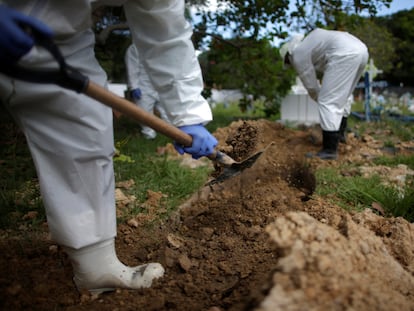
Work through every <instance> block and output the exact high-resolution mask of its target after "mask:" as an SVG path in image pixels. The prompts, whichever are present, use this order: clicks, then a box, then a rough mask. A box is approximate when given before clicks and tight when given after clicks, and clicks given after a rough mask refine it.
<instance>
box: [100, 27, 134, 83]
mask: <svg viewBox="0 0 414 311" xmlns="http://www.w3.org/2000/svg"><path fill="white" fill-rule="evenodd" d="M130 44H131V39H130V37H129V36H128V35H126V34H124V33H118V34H117V33H112V34H111V35H110V36H109V37H108V38H107V40H106V42H105V44H104V45H100V44H97V45H96V46H95V53H96V57H97V58H98V60H99V63H100V65H101V66H102V68H103V69H104V70H105V72H106V74H107V75H108V80H109V81H113V82H118V83H121V82H125V81H126V67H125V60H124V59H125V52H126V49H127V48H128V46H129V45H130Z"/></svg>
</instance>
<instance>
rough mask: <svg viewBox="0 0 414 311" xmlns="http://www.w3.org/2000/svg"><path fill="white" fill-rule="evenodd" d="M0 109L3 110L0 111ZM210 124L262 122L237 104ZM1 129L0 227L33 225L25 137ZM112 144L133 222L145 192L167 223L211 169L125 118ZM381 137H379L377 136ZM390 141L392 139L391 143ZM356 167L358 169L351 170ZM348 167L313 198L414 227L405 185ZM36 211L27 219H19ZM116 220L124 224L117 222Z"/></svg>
mask: <svg viewBox="0 0 414 311" xmlns="http://www.w3.org/2000/svg"><path fill="white" fill-rule="evenodd" d="M1 107H2V106H1ZM213 114H214V120H213V121H212V122H211V123H209V124H208V126H207V128H208V129H209V130H210V131H211V132H214V131H215V130H216V129H217V128H220V127H226V126H228V125H229V124H230V123H231V122H233V121H236V120H239V119H256V118H263V112H261V110H260V109H258V110H256V111H249V112H246V113H242V112H241V111H240V109H239V107H238V106H237V104H231V105H229V106H227V107H225V106H224V105H221V104H220V105H217V106H216V107H215V108H214V109H213ZM350 127H352V129H353V130H354V129H356V130H357V131H358V132H359V133H360V135H364V134H369V135H372V136H376V135H377V131H376V129H377V128H379V129H381V130H382V131H384V130H385V131H386V133H388V134H387V135H385V136H383V137H381V136H379V137H375V138H377V139H381V140H382V141H383V142H384V146H387V145H392V146H394V144H395V139H397V140H401V141H402V140H407V141H408V140H412V139H413V136H414V125H412V124H409V126H404V127H402V126H401V124H399V123H398V122H389V121H388V120H387V121H381V122H371V123H367V122H363V121H358V120H355V119H352V118H351V119H350ZM0 129H1V131H2V134H3V137H2V139H1V140H0V144H1V148H0V159H1V160H0V206H1V210H0V227H1V228H6V227H13V226H15V224H16V222H19V223H20V222H21V221H24V222H25V223H26V224H28V225H33V226H35V225H37V224H39V223H41V222H42V221H44V219H45V216H44V209H43V206H42V200H41V196H40V192H39V189H38V183H37V179H36V173H35V170H34V166H33V163H32V159H31V156H30V153H29V151H28V148H27V146H26V144H25V140H24V136H23V135H22V133H21V132H20V131H19V130H18V129H17V127H16V125H14V123H13V122H12V120H11V119H10V116H8V115H7V113H6V112H5V111H4V110H2V111H1V113H0ZM114 130H115V133H114V134H115V144H116V148H117V150H118V154H117V156H116V157H115V159H114V169H115V177H116V181H117V182H120V181H127V180H134V182H135V184H134V185H133V186H132V187H131V188H130V189H128V190H127V191H128V193H127V194H128V195H134V196H135V197H136V202H135V203H134V204H133V206H131V207H130V209H128V211H129V213H130V214H129V215H127V216H133V215H136V214H138V213H143V212H145V210H144V208H143V207H142V203H143V202H145V200H146V196H147V190H149V189H150V190H152V191H156V192H161V193H163V194H165V197H164V198H163V199H162V202H161V205H162V206H161V208H160V213H159V217H161V218H162V217H168V215H169V214H170V213H171V212H172V211H174V210H175V209H176V208H177V206H178V205H179V204H180V203H182V202H183V201H184V200H185V199H186V198H188V197H189V196H191V195H192V194H193V193H194V192H195V191H197V190H198V189H199V188H200V187H201V186H202V185H203V184H204V183H205V182H206V180H207V178H208V175H209V173H210V170H211V168H208V167H199V168H196V169H191V168H185V167H182V166H180V165H179V162H178V161H177V160H171V159H169V158H167V157H166V156H165V155H160V154H159V153H157V148H159V147H164V146H165V145H166V144H167V143H170V142H171V140H170V139H169V138H167V137H165V136H163V135H158V136H157V138H156V139H155V140H151V141H149V140H146V139H144V138H143V137H142V136H141V134H140V128H139V125H138V124H137V123H136V122H135V121H133V120H130V119H128V118H125V117H124V118H121V119H120V120H118V121H115V126H114ZM378 133H381V131H378ZM394 137H395V139H394ZM373 164H375V165H386V166H396V165H398V164H406V165H407V166H408V167H409V168H410V169H414V157H413V156H410V157H407V156H398V155H397V156H395V157H380V158H377V159H376V160H375V161H374V163H373ZM353 165H354V167H357V164H353ZM343 169H349V167H339V168H336V169H328V170H320V171H317V172H316V177H317V182H318V186H317V190H316V194H318V195H320V196H321V197H323V198H325V199H326V200H335V203H337V204H338V205H339V206H341V207H343V208H346V209H353V210H362V209H364V208H367V207H368V208H369V207H371V205H372V203H373V202H377V203H379V204H381V206H382V207H383V208H384V210H385V211H386V213H387V215H388V216H389V215H394V216H402V217H405V218H406V219H408V220H410V221H414V215H413V211H414V194H413V193H414V190H413V189H414V187H413V180H412V178H411V180H409V182H408V183H407V187H406V189H403V191H404V195H403V196H402V195H401V192H398V191H396V190H395V189H393V188H391V187H386V186H384V185H382V184H381V183H380V182H379V180H378V178H379V177H378V176H373V177H372V178H369V179H363V178H362V177H361V176H351V177H349V176H347V177H345V176H342V175H341V174H340V171H341V170H343ZM31 211H36V212H37V213H38V215H37V216H36V217H32V218H25V219H23V216H24V215H26V214H27V213H28V212H31ZM121 220H124V218H123V219H121Z"/></svg>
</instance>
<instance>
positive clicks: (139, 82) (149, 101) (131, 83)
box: [125, 44, 169, 139]
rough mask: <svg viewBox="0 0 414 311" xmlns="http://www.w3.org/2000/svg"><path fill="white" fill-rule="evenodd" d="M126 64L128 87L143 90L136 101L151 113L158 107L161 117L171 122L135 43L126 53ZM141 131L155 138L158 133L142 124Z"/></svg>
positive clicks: (146, 136) (146, 135) (148, 136)
mask: <svg viewBox="0 0 414 311" xmlns="http://www.w3.org/2000/svg"><path fill="white" fill-rule="evenodd" d="M125 65H126V71H127V82H128V88H129V89H130V90H134V89H137V88H139V89H140V90H141V91H142V95H141V98H140V99H134V98H133V100H134V102H135V103H136V104H137V105H138V106H140V107H141V108H142V109H144V110H145V111H147V112H149V113H154V108H156V109H157V110H158V112H159V114H160V117H161V119H163V120H164V121H167V122H169V119H168V117H167V113H166V112H165V110H164V108H163V107H162V106H161V105H159V100H160V99H159V96H158V92H157V91H156V90H155V89H154V86H153V85H152V82H151V80H150V77H149V76H148V73H147V71H146V69H145V67H144V65H143V63H142V61H141V59H140V57H139V52H138V49H137V48H136V46H135V44H131V45H130V46H129V47H128V48H127V50H126V53H125ZM141 128H142V130H141V132H142V134H143V135H144V136H145V138H149V139H153V138H155V137H156V136H157V133H156V132H155V131H154V130H153V129H152V128H150V127H148V126H145V125H141Z"/></svg>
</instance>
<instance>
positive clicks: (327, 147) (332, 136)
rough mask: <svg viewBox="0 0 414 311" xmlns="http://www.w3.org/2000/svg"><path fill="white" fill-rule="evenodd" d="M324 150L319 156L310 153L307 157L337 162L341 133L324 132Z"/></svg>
mask: <svg viewBox="0 0 414 311" xmlns="http://www.w3.org/2000/svg"><path fill="white" fill-rule="evenodd" d="M322 135H323V148H322V150H320V151H319V152H318V153H317V154H313V153H308V154H307V155H306V157H308V158H314V157H318V158H320V159H322V160H336V159H337V158H338V143H339V131H334V132H328V131H322Z"/></svg>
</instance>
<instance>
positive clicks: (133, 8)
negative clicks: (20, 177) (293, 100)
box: [0, 0, 217, 293]
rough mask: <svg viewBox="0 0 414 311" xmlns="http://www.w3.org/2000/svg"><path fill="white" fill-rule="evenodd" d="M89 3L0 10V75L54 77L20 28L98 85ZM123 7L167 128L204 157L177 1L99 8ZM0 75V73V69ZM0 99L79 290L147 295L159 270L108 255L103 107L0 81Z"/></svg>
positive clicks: (202, 115)
mask: <svg viewBox="0 0 414 311" xmlns="http://www.w3.org/2000/svg"><path fill="white" fill-rule="evenodd" d="M92 3H94V4H95V3H98V4H99V1H89V0H80V1H75V2H74V1H72V0H59V1H44V0H38V1H35V0H34V1H15V0H7V1H1V2H0V28H1V30H2V31H1V33H0V69H1V67H2V66H7V64H9V63H18V64H19V65H21V66H24V67H27V68H30V69H44V68H52V67H53V68H56V67H57V64H56V61H55V60H54V59H53V57H52V56H51V55H50V54H49V52H47V51H46V50H44V49H42V48H40V47H38V46H36V45H35V44H34V42H33V38H32V37H31V36H30V35H29V34H28V32H26V31H23V30H22V28H27V27H31V28H32V29H35V30H36V31H37V33H40V34H42V36H44V37H48V38H50V37H51V38H53V40H54V41H55V42H56V43H57V44H58V46H59V48H60V49H61V52H62V54H63V55H64V57H65V59H66V61H67V63H68V64H69V65H71V66H73V67H75V68H76V69H77V70H79V71H80V72H81V73H82V74H84V75H86V76H88V77H89V78H90V80H91V81H93V82H95V83H97V84H100V85H102V86H105V85H106V83H107V81H106V79H107V77H106V74H105V72H104V71H103V69H102V68H101V67H100V66H99V64H98V62H97V60H96V59H95V56H94V33H93V32H92V30H91V28H90V27H91V13H92V8H91V6H92ZM104 4H105V5H108V4H111V5H123V6H124V11H125V14H126V17H127V20H128V24H129V27H130V29H131V33H132V37H133V41H134V42H136V43H137V44H139V49H140V54H141V55H142V56H143V57H142V59H143V63H144V65H145V66H146V68H147V70H148V71H149V73H150V74H151V76H152V81H153V83H154V86H155V87H156V89H157V90H158V91H159V95H160V101H161V102H162V103H163V106H164V107H165V108H166V110H167V111H168V114H169V116H170V121H171V122H172V124H174V125H175V126H177V127H179V128H180V129H181V130H182V131H184V132H186V133H187V134H189V135H191V136H192V137H193V144H192V145H191V146H189V147H185V146H180V145H178V144H175V148H176V149H177V151H178V152H179V153H180V154H183V153H184V152H185V153H189V154H191V155H192V157H193V158H195V159H198V158H200V157H202V156H207V155H210V154H212V153H213V152H214V148H215V146H216V145H217V140H216V139H215V138H214V136H212V135H211V134H210V133H209V132H208V131H207V130H206V129H205V127H204V125H205V124H206V123H208V122H209V121H211V120H212V113H211V110H210V107H209V105H208V103H207V102H206V100H205V99H204V98H203V97H202V96H201V91H202V89H203V81H202V78H201V70H200V67H199V63H198V60H197V58H196V55H195V51H194V47H193V44H192V42H191V40H190V38H191V33H192V29H191V27H190V25H189V24H188V22H187V21H186V20H185V18H184V0H130V1H116V0H113V1H108V0H105V1H104ZM0 72H1V70H0ZM0 100H1V102H2V103H3V104H4V105H5V106H6V107H7V108H8V109H9V111H10V112H11V114H12V115H13V116H14V118H15V120H16V122H17V123H18V124H19V125H20V126H21V128H22V130H23V132H24V133H25V136H26V139H27V143H28V146H29V148H30V152H31V154H32V157H33V160H34V164H35V167H36V171H37V174H38V179H39V183H40V188H41V194H42V198H43V202H44V207H45V210H46V215H47V221H48V225H49V230H50V233H51V236H52V239H53V240H54V241H55V242H56V243H57V244H58V245H60V246H62V248H63V250H65V251H66V252H67V254H68V257H69V259H70V261H71V263H72V266H73V272H74V282H75V284H76V286H77V288H78V289H79V290H83V289H86V290H90V291H94V292H97V293H100V292H103V291H109V290H114V289H115V288H127V289H137V288H142V287H150V286H151V284H152V282H153V281H154V280H155V279H157V278H160V277H162V276H163V274H164V268H163V267H162V265H161V264H159V263H146V264H143V265H139V266H136V267H129V266H126V265H124V264H123V263H122V262H121V261H120V260H119V259H118V257H117V255H116V252H115V244H114V243H115V237H116V232H117V230H116V209H115V195H114V193H115V182H114V171H113V159H112V156H113V154H114V150H115V149H114V138H113V125H112V110H111V108H109V107H107V106H105V105H103V104H101V103H99V102H97V101H95V100H93V99H91V98H89V97H87V96H85V95H83V94H78V93H76V92H74V91H72V90H68V89H64V88H62V87H59V86H57V85H53V84H36V83H29V82H24V81H21V80H16V79H13V78H11V77H9V76H6V75H4V74H0Z"/></svg>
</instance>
